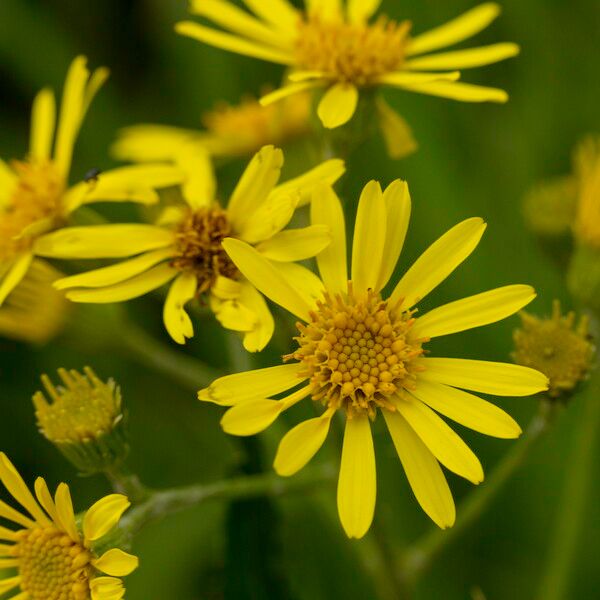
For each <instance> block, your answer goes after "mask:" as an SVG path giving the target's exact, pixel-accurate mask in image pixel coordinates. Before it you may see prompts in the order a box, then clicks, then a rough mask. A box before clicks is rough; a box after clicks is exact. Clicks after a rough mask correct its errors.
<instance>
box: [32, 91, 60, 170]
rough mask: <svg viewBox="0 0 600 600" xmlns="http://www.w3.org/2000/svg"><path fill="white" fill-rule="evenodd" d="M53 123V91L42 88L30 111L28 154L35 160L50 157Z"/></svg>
mask: <svg viewBox="0 0 600 600" xmlns="http://www.w3.org/2000/svg"><path fill="white" fill-rule="evenodd" d="M55 123H56V102H55V100H54V93H53V92H52V90H50V89H43V90H42V91H41V92H39V93H38V95H37V96H36V97H35V100H34V101H33V108H32V111H31V134H30V138H29V155H30V156H31V158H32V159H34V160H35V161H41V162H43V161H47V160H49V159H50V152H51V147H52V139H53V137H54V126H55Z"/></svg>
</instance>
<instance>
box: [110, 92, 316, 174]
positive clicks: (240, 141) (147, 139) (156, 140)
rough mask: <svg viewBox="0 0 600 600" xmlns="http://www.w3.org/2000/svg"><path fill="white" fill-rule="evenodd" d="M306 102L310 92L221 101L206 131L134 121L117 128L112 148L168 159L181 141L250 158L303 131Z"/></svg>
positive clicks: (130, 156)
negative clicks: (265, 101)
mask: <svg viewBox="0 0 600 600" xmlns="http://www.w3.org/2000/svg"><path fill="white" fill-rule="evenodd" d="M310 105H311V97H310V94H308V93H303V94H296V95H294V96H291V97H289V98H286V99H285V100H284V101H282V102H280V103H278V104H273V105H270V106H261V104H260V103H259V102H258V100H255V99H254V98H244V99H243V100H242V101H241V102H240V104H238V105H234V106H232V105H229V104H225V103H223V104H221V105H219V106H217V107H215V109H214V110H212V111H210V112H207V113H205V114H204V115H203V118H202V121H203V124H204V126H205V128H206V129H205V131H198V130H192V129H182V128H179V127H170V126H168V125H149V124H148V125H134V126H132V127H127V128H125V129H123V130H122V131H121V132H120V135H119V139H118V140H117V142H116V143H115V144H114V146H113V149H112V150H113V154H114V156H115V157H116V158H118V159H120V160H128V161H133V162H143V161H152V160H165V159H167V160H168V159H171V158H173V157H174V156H176V155H177V154H178V153H179V152H180V151H181V148H182V146H184V145H185V144H199V145H200V146H202V147H203V148H205V149H206V150H207V151H208V152H209V153H210V154H211V155H212V156H216V157H221V156H223V157H229V156H249V155H252V154H254V153H255V152H258V150H260V149H261V148H262V147H263V146H266V145H268V144H274V145H276V146H280V145H283V144H285V143H286V142H289V141H291V140H293V139H296V138H299V137H301V136H303V135H306V134H307V133H308V131H309V129H310V121H309V117H310Z"/></svg>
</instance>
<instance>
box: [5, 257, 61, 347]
mask: <svg viewBox="0 0 600 600" xmlns="http://www.w3.org/2000/svg"><path fill="white" fill-rule="evenodd" d="M60 277H62V273H60V272H59V271H57V270H56V269H55V268H54V267H52V266H51V265H49V264H48V263H47V262H46V261H44V260H41V259H39V258H36V259H35V260H33V262H32V263H31V266H30V268H29V270H28V271H27V274H26V275H25V277H24V278H23V279H22V280H21V282H20V283H19V284H18V285H17V287H16V288H15V289H14V290H13V292H12V293H11V294H10V295H9V296H8V298H7V299H6V302H5V303H4V305H3V306H1V307H0V336H6V337H9V338H12V339H16V340H20V341H24V342H29V343H31V344H46V343H47V342H49V341H50V340H51V339H52V338H53V337H54V336H56V335H57V334H58V333H60V331H62V329H63V326H64V325H65V322H66V318H67V315H68V313H69V302H67V301H66V300H65V298H64V295H63V294H61V293H60V292H58V291H57V290H55V289H54V288H53V287H52V284H53V283H54V282H55V281H56V280H57V279H59V278H60Z"/></svg>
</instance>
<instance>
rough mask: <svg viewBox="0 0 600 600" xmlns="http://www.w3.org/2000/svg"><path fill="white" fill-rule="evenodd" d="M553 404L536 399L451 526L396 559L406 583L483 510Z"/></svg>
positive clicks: (542, 428)
mask: <svg viewBox="0 0 600 600" xmlns="http://www.w3.org/2000/svg"><path fill="white" fill-rule="evenodd" d="M556 407H557V405H556V404H554V403H551V401H549V400H547V399H543V400H542V401H541V402H540V405H539V410H538V412H537V414H536V415H535V416H534V417H533V419H532V420H531V422H530V424H529V427H528V428H527V430H526V432H525V433H524V435H523V436H522V437H521V439H520V440H519V441H518V442H517V443H516V444H514V445H513V447H512V448H511V450H510V451H509V452H508V453H507V454H506V455H505V456H504V457H503V458H502V459H501V461H500V462H499V463H498V464H497V465H496V467H495V468H494V469H493V471H492V472H491V474H490V475H489V476H488V477H487V480H486V482H485V483H484V485H483V486H482V487H480V488H477V489H476V490H474V491H473V492H472V493H471V494H470V495H469V496H468V497H467V498H466V500H464V502H462V504H461V505H460V506H459V507H458V509H457V519H456V523H455V525H454V527H452V529H448V530H445V531H444V530H441V529H435V530H432V531H431V532H429V533H427V534H425V535H424V536H423V537H422V538H421V539H420V540H417V542H416V543H415V544H414V545H412V546H411V548H410V549H409V550H408V551H407V553H406V554H405V555H404V556H403V557H402V559H401V561H400V571H401V573H402V577H403V579H404V580H406V581H407V583H408V585H410V586H414V584H415V583H416V582H417V580H418V579H419V577H420V576H421V575H423V573H424V572H425V571H426V570H427V569H428V568H429V566H430V565H431V564H432V562H433V561H434V559H435V558H436V557H437V556H438V555H439V554H440V552H442V550H444V549H445V548H446V547H447V546H449V545H450V544H452V543H453V542H454V541H455V540H456V539H457V538H459V537H460V536H461V535H462V533H463V532H464V531H465V530H467V529H468V528H469V526H470V525H472V524H473V523H474V522H475V521H476V520H477V519H478V518H479V517H480V516H481V515H482V514H483V512H484V511H485V510H486V509H487V507H488V506H489V505H490V503H491V502H492V501H493V500H494V498H495V497H496V496H497V495H498V492H499V491H500V490H501V489H502V488H503V487H504V484H505V483H506V482H507V481H508V480H509V479H510V478H511V476H512V475H513V474H514V473H515V471H517V469H518V468H519V467H520V466H521V465H522V464H523V463H524V462H525V459H526V458H527V456H528V455H529V452H530V450H531V449H532V448H533V446H534V445H535V444H536V442H537V441H538V440H539V439H540V438H541V437H542V436H543V435H544V433H545V432H546V431H547V430H548V429H549V427H550V425H551V424H552V422H553V420H554V416H555V414H556V411H557V408H556Z"/></svg>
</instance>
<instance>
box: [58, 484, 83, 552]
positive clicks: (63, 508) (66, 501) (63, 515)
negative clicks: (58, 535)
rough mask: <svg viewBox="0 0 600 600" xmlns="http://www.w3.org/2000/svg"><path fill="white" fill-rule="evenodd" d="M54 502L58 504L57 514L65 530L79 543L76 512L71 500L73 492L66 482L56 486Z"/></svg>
mask: <svg viewBox="0 0 600 600" xmlns="http://www.w3.org/2000/svg"><path fill="white" fill-rule="evenodd" d="M54 504H55V505H56V514H57V516H58V519H59V521H60V524H61V525H62V529H63V531H64V532H65V533H66V534H67V535H68V536H69V537H70V538H71V539H72V540H73V541H74V542H77V543H79V542H80V539H79V532H78V531H77V524H76V522H75V512H74V510H73V502H72V500H71V492H70V491H69V486H68V485H67V484H66V483H61V484H59V486H58V487H57V488H56V494H55V495H54Z"/></svg>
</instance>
